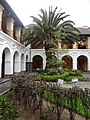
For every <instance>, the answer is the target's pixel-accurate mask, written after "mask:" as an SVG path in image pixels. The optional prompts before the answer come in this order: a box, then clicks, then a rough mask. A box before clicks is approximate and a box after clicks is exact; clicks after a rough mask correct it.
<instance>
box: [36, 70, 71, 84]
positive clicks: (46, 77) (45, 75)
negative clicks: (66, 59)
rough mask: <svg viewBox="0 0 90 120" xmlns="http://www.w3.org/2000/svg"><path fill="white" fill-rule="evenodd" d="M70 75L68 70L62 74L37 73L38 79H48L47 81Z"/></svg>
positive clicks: (54, 80) (55, 80)
mask: <svg viewBox="0 0 90 120" xmlns="http://www.w3.org/2000/svg"><path fill="white" fill-rule="evenodd" d="M68 75H69V73H68V72H65V73H64V74H62V75H47V74H43V75H37V80H43V81H47V82H57V80H58V79H63V80H65V79H66V78H67V76H68Z"/></svg>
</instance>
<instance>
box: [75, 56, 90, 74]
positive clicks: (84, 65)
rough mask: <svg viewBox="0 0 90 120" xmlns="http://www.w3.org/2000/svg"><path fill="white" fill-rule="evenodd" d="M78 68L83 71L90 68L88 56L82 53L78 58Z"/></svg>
mask: <svg viewBox="0 0 90 120" xmlns="http://www.w3.org/2000/svg"><path fill="white" fill-rule="evenodd" d="M77 69H78V70H81V71H83V72H84V71H87V70H88V59H87V57H86V56H84V55H81V56H79V57H78V59H77Z"/></svg>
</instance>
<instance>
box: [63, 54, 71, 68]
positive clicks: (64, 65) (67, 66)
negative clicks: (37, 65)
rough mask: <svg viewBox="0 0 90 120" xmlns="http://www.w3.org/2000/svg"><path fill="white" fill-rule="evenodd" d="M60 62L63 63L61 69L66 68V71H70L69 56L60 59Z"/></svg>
mask: <svg viewBox="0 0 90 120" xmlns="http://www.w3.org/2000/svg"><path fill="white" fill-rule="evenodd" d="M62 60H63V61H64V62H65V63H64V64H63V67H64V68H66V69H68V70H72V57H71V56H69V55H67V56H64V57H63V58H62Z"/></svg>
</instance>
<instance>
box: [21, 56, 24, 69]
mask: <svg viewBox="0 0 90 120" xmlns="http://www.w3.org/2000/svg"><path fill="white" fill-rule="evenodd" d="M21 71H24V54H22V55H21Z"/></svg>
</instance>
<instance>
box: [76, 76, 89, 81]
mask: <svg viewBox="0 0 90 120" xmlns="http://www.w3.org/2000/svg"><path fill="white" fill-rule="evenodd" d="M78 80H79V81H88V80H89V78H88V77H84V76H79V77H78Z"/></svg>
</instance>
